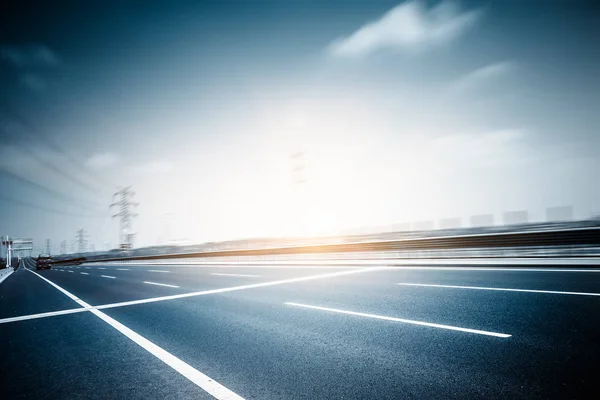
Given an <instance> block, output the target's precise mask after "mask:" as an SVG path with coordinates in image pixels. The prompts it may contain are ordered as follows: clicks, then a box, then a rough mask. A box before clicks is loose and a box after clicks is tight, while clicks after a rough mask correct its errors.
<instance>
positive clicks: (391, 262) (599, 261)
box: [107, 257, 600, 272]
mask: <svg viewBox="0 0 600 400" xmlns="http://www.w3.org/2000/svg"><path fill="white" fill-rule="evenodd" d="M107 264H109V263H107ZM110 264H112V265H123V264H128V265H148V264H153V265H164V266H167V265H168V266H181V267H183V266H192V267H201V266H211V265H235V266H244V265H246V266H269V265H272V266H277V267H281V266H286V265H287V266H298V265H302V266H310V265H313V266H320V267H323V268H329V267H332V266H344V267H350V266H361V267H366V266H381V265H387V266H390V267H391V266H407V265H408V266H410V265H413V266H417V265H480V266H483V267H485V266H488V265H498V266H500V267H502V266H504V265H515V266H518V265H522V266H532V267H535V266H537V265H540V266H543V265H550V266H552V265H575V266H577V265H579V266H594V267H600V258H598V257H577V258H573V257H566V258H548V257H546V258H544V257H542V258H499V257H492V258H447V259H440V258H409V259H395V258H375V259H355V260H352V259H330V260H327V259H322V260H309V259H306V260H262V261H259V260H257V261H216V260H215V261H194V260H187V261H186V260H178V261H175V260H160V261H146V260H144V261H141V260H140V261H128V262H123V261H112V262H110ZM595 272H600V269H596V270H595Z"/></svg>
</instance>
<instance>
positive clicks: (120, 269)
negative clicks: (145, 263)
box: [117, 268, 129, 271]
mask: <svg viewBox="0 0 600 400" xmlns="http://www.w3.org/2000/svg"><path fill="white" fill-rule="evenodd" d="M117 271H129V268H117Z"/></svg>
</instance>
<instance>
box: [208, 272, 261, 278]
mask: <svg viewBox="0 0 600 400" xmlns="http://www.w3.org/2000/svg"><path fill="white" fill-rule="evenodd" d="M211 275H218V276H243V277H247V278H259V277H260V275H249V274H222V273H218V272H213V273H211Z"/></svg>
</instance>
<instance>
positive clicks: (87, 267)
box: [83, 267, 92, 269]
mask: <svg viewBox="0 0 600 400" xmlns="http://www.w3.org/2000/svg"><path fill="white" fill-rule="evenodd" d="M83 268H85V269H92V268H91V267H83Z"/></svg>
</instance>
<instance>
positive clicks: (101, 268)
mask: <svg viewBox="0 0 600 400" xmlns="http://www.w3.org/2000/svg"><path fill="white" fill-rule="evenodd" d="M98 269H106V268H102V267H98Z"/></svg>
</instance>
